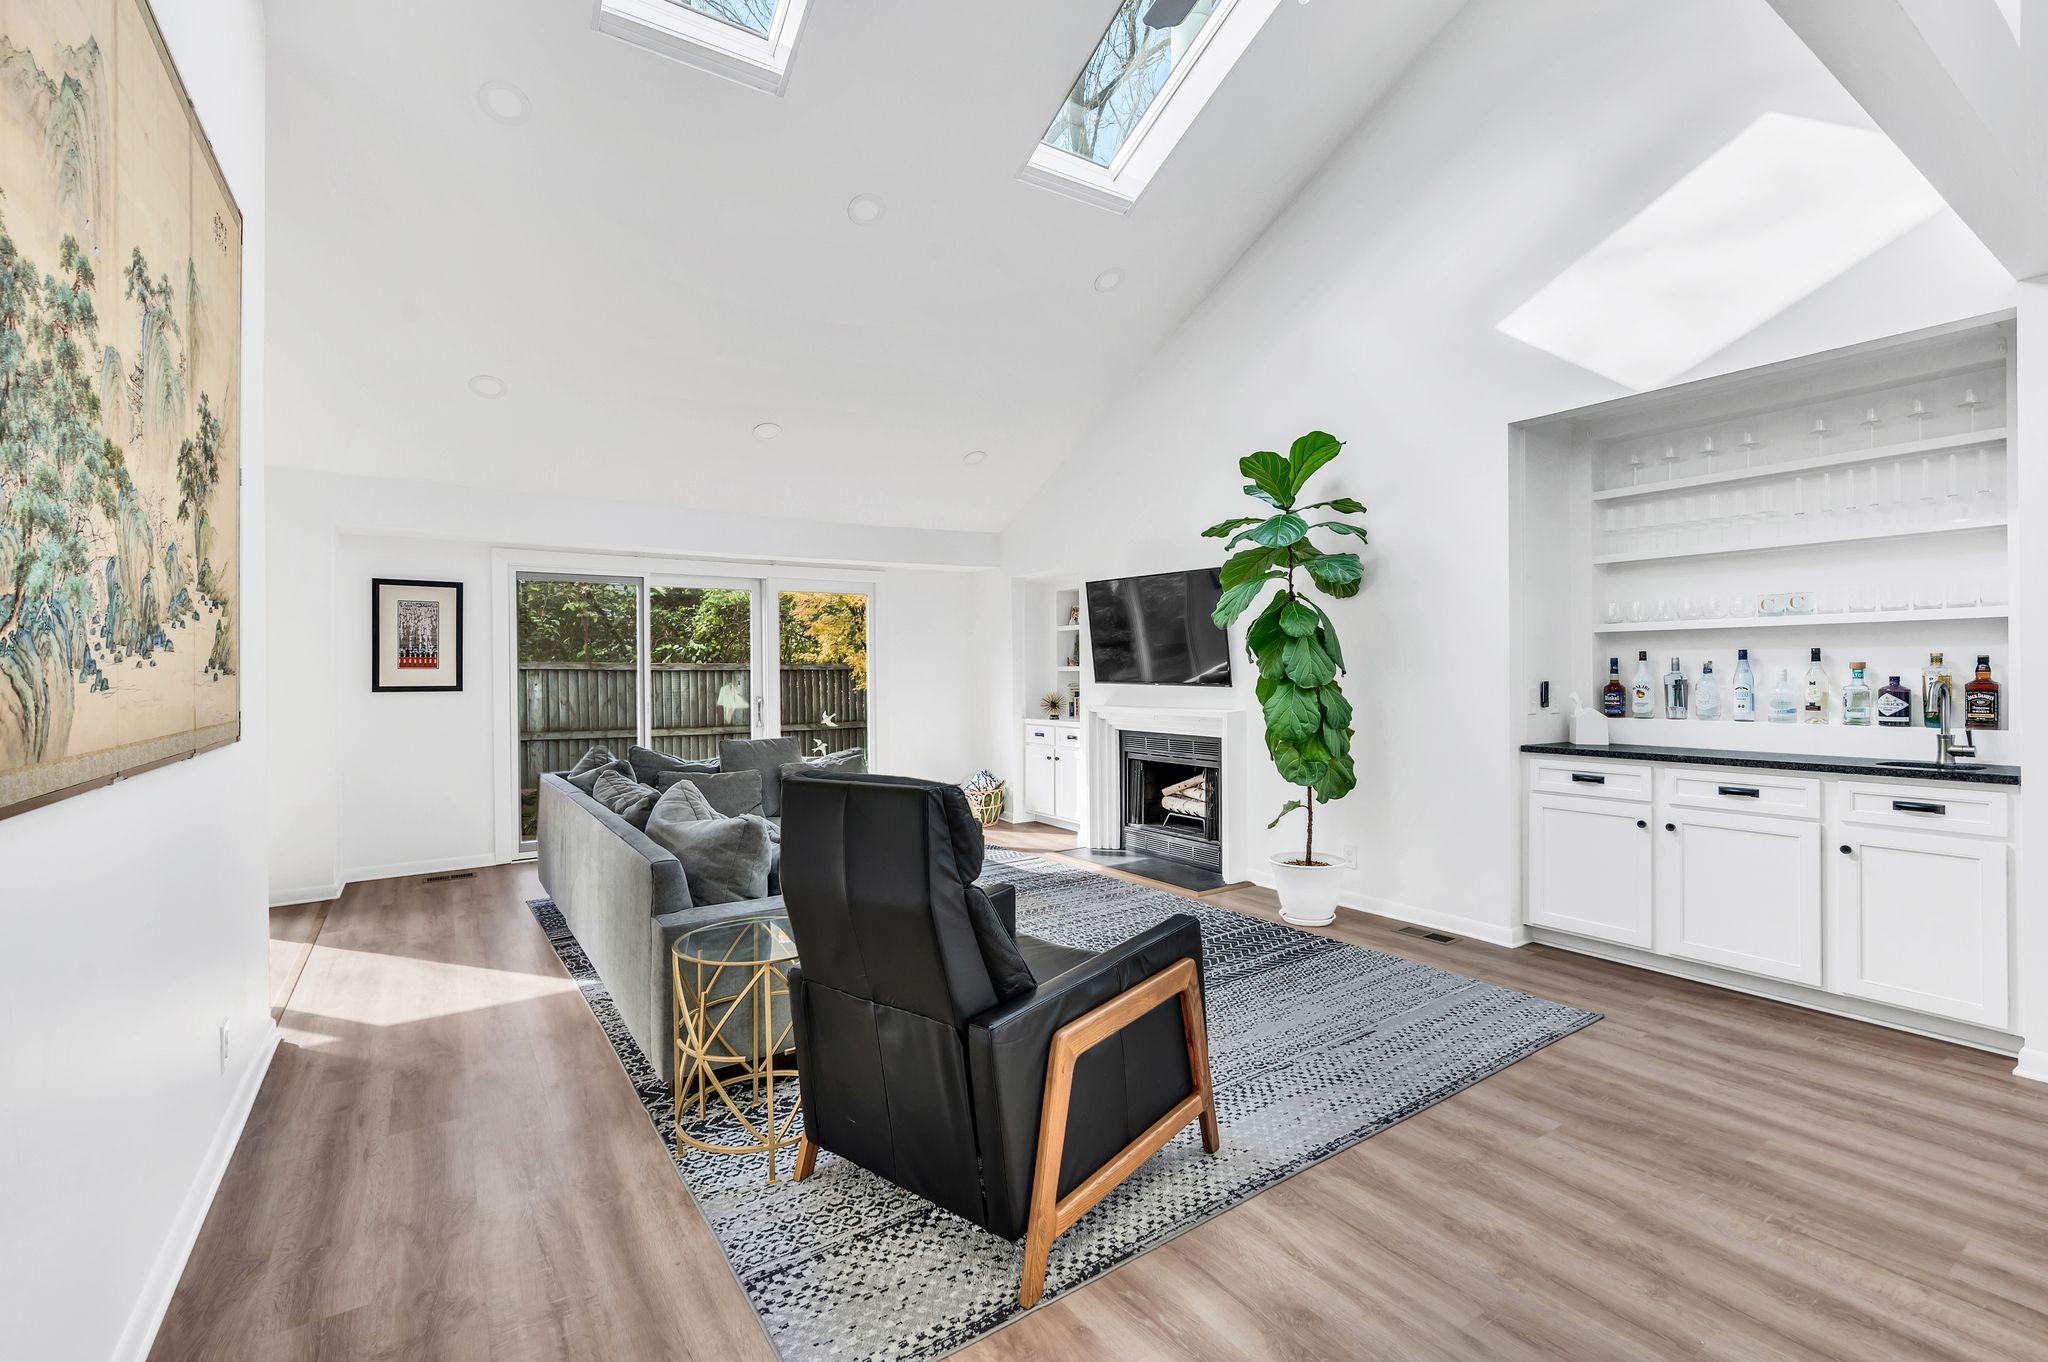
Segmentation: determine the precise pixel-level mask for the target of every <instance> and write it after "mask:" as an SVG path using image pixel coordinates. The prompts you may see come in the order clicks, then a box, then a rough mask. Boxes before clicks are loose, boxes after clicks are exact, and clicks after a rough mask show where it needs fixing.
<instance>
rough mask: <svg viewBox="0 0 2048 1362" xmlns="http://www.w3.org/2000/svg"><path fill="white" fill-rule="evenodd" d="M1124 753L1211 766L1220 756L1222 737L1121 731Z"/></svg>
mask: <svg viewBox="0 0 2048 1362" xmlns="http://www.w3.org/2000/svg"><path fill="white" fill-rule="evenodd" d="M1123 748H1124V755H1125V756H1127V757H1137V758H1139V759H1141V760H1151V761H1183V762H1186V763H1188V764H1189V765H1191V766H1214V765H1216V764H1218V763H1219V762H1221V761H1222V760H1223V740H1222V739H1221V738H1204V737H1199V736H1195V735H1191V734H1186V733H1125V734H1124V735H1123Z"/></svg>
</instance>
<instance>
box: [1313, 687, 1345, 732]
mask: <svg viewBox="0 0 2048 1362" xmlns="http://www.w3.org/2000/svg"><path fill="white" fill-rule="evenodd" d="M1316 699H1317V701H1318V702H1319V703H1320V704H1321V705H1322V707H1323V722H1324V723H1325V724H1327V725H1329V726H1330V727H1331V728H1337V729H1342V730H1343V731H1344V732H1346V733H1349V732H1350V731H1351V702H1350V701H1349V700H1347V699H1345V698H1344V692H1343V690H1342V689H1341V688H1339V687H1338V686H1337V685H1336V684H1335V683H1334V682H1332V683H1331V684H1330V685H1327V686H1324V687H1323V688H1322V689H1321V690H1320V691H1317V692H1316Z"/></svg>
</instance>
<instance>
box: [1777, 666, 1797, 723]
mask: <svg viewBox="0 0 2048 1362" xmlns="http://www.w3.org/2000/svg"><path fill="white" fill-rule="evenodd" d="M1771 722H1772V723H1774V724H1791V723H1797V722H1799V688H1798V687H1797V686H1795V685H1793V684H1792V669H1791V668H1790V667H1780V668H1778V680H1777V682H1776V684H1774V685H1773V686H1772V687H1771Z"/></svg>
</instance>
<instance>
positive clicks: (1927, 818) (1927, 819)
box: [1836, 780, 2012, 837]
mask: <svg viewBox="0 0 2048 1362" xmlns="http://www.w3.org/2000/svg"><path fill="white" fill-rule="evenodd" d="M1836 797H1837V799H1838V800H1839V801H1840V803H1839V804H1838V806H1837V807H1838V809H1839V812H1840V817H1841V820H1842V822H1844V823H1847V824H1852V825H1854V826H1857V827H1866V828H1912V829H1916V830H1918V831H1920V832H1956V833H1964V834H1969V835H1974V836H1978V837H2006V836H2010V835H2011V832H2012V796H2011V795H2010V794H2008V793H2007V792H2006V791H2005V790H2003V789H2000V788H1998V787H1997V786H1992V785H1964V784H1955V785H1893V784H1889V783H1885V782H1877V781H1873V782H1871V783H1870V784H1867V785H1866V784H1863V783H1861V782H1859V781H1847V780H1845V781H1843V782H1842V783H1841V787H1840V789H1839V790H1838V792H1837V796H1836Z"/></svg>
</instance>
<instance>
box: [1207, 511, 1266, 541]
mask: <svg viewBox="0 0 2048 1362" xmlns="http://www.w3.org/2000/svg"><path fill="white" fill-rule="evenodd" d="M1258 523H1259V518H1258V517H1257V516H1255V515H1241V516H1239V517H1237V518H1236V519H1235V520H1222V521H1218V522H1217V523H1216V524H1214V525H1211V526H1210V527H1209V528H1208V529H1206V530H1203V531H1202V538H1204V539H1221V538H1223V536H1225V535H1227V534H1229V533H1230V532H1231V531H1232V530H1241V529H1243V528H1244V527H1245V526H1247V525H1256V524H1258Z"/></svg>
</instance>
